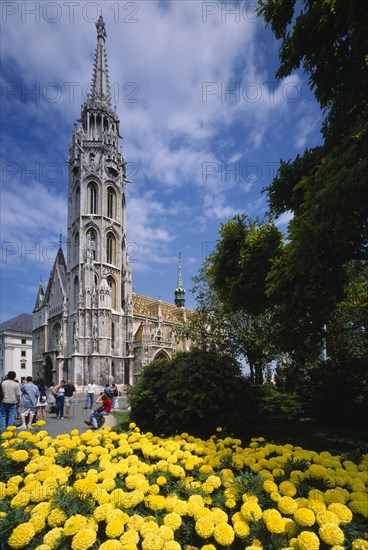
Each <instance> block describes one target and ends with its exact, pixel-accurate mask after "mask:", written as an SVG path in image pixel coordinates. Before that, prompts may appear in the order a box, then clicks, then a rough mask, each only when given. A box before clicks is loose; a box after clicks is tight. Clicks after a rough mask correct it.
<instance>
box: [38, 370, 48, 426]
mask: <svg viewBox="0 0 368 550" xmlns="http://www.w3.org/2000/svg"><path fill="white" fill-rule="evenodd" d="M37 387H38V389H39V392H40V395H39V397H38V399H37V410H36V414H37V419H38V420H45V421H46V407H47V395H46V386H45V382H44V380H43V379H42V378H39V379H38V380H37Z"/></svg>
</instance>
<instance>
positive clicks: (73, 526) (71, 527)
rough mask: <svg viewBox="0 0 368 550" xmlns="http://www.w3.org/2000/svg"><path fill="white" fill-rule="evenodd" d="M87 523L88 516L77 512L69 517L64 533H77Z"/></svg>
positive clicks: (67, 534) (68, 534)
mask: <svg viewBox="0 0 368 550" xmlns="http://www.w3.org/2000/svg"><path fill="white" fill-rule="evenodd" d="M86 525H87V518H85V517H84V516H82V515H81V514H75V515H74V516H71V517H70V518H68V519H67V520H66V522H65V525H64V535H66V536H67V537H68V536H70V535H75V534H76V533H77V532H78V531H79V530H80V529H83V528H84V527H85V526H86Z"/></svg>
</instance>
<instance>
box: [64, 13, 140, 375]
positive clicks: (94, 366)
mask: <svg viewBox="0 0 368 550" xmlns="http://www.w3.org/2000/svg"><path fill="white" fill-rule="evenodd" d="M96 28H97V46H96V53H95V59H94V67H93V76H92V87H91V92H90V95H89V97H88V98H87V100H86V102H85V103H84V105H83V106H82V113H81V118H80V121H79V126H77V125H76V124H75V125H74V131H73V135H72V143H71V146H70V148H69V159H68V164H69V178H68V253H67V287H68V312H69V315H68V331H69V334H68V338H67V340H66V344H67V347H68V349H67V350H66V356H67V357H68V358H70V365H69V368H68V370H69V371H72V372H73V373H74V379H75V381H76V383H77V384H78V385H84V384H86V383H88V381H89V379H94V380H95V381H96V382H97V383H102V382H105V381H107V380H110V381H111V380H119V381H123V380H124V381H125V382H128V381H129V380H128V378H129V358H130V355H131V352H132V313H133V312H132V279H131V271H130V268H129V266H128V261H127V252H126V163H125V161H124V158H123V156H122V151H121V148H120V144H119V139H120V133H119V124H120V122H119V119H118V116H117V114H116V112H115V110H114V109H113V108H112V104H111V94H110V83H109V72H108V65H107V56H106V50H105V39H106V29H105V23H104V21H103V19H102V17H100V18H99V20H98V22H97V23H96Z"/></svg>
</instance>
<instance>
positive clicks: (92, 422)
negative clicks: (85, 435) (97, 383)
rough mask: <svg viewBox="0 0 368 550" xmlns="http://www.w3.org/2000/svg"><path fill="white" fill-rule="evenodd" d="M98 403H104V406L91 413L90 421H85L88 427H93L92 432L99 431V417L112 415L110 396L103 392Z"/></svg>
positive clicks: (97, 400)
mask: <svg viewBox="0 0 368 550" xmlns="http://www.w3.org/2000/svg"><path fill="white" fill-rule="evenodd" d="M96 403H102V406H101V407H100V408H99V409H97V410H96V411H93V413H91V416H90V417H89V421H88V420H85V421H84V423H85V424H87V426H91V427H92V430H97V429H98V425H97V418H98V417H99V416H107V415H108V414H110V411H111V405H112V403H111V399H110V397H109V395H107V394H106V393H105V392H102V393H101V395H100V396H99V397H98V399H96ZM100 409H102V410H100Z"/></svg>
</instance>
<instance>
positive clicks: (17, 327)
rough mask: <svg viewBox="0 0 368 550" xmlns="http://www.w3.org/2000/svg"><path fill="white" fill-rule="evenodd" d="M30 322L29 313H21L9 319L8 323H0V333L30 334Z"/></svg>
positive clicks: (30, 316) (31, 318) (31, 317)
mask: <svg viewBox="0 0 368 550" xmlns="http://www.w3.org/2000/svg"><path fill="white" fill-rule="evenodd" d="M32 320H33V316H32V315H30V314H29V313H22V314H21V315H17V316H16V317H13V318H12V319H9V321H5V322H4V323H1V325H0V332H22V333H30V334H31V333H32Z"/></svg>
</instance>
